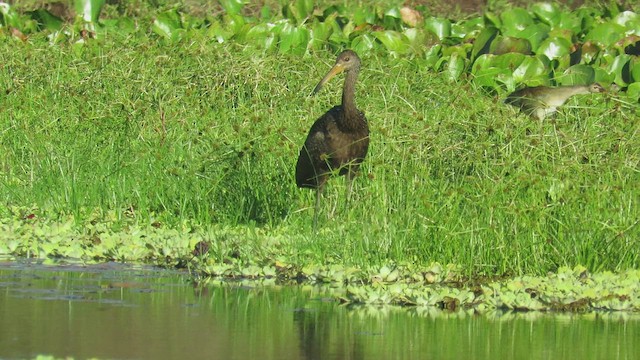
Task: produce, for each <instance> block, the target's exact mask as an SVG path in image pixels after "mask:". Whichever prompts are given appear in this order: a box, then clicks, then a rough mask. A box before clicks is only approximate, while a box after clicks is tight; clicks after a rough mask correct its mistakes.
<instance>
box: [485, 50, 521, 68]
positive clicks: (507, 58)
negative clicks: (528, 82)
mask: <svg viewBox="0 0 640 360" xmlns="http://www.w3.org/2000/svg"><path fill="white" fill-rule="evenodd" d="M526 58H527V56H526V55H523V54H519V53H508V54H503V55H497V56H494V57H492V58H491V60H492V61H491V66H492V67H497V68H504V69H508V70H510V71H514V70H515V69H516V68H517V67H518V66H520V64H522V62H523V61H524V60H525V59H526Z"/></svg>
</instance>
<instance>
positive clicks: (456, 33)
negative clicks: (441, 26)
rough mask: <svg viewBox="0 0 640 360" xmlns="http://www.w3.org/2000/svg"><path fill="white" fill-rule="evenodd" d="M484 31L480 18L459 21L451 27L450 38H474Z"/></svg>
mask: <svg viewBox="0 0 640 360" xmlns="http://www.w3.org/2000/svg"><path fill="white" fill-rule="evenodd" d="M482 29H484V21H483V19H482V18H481V17H476V18H473V19H469V20H463V21H459V22H457V23H455V24H452V25H451V36H453V37H458V38H475V37H476V36H477V35H478V34H479V33H480V31H482Z"/></svg>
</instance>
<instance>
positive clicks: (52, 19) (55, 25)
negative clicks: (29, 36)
mask: <svg viewBox="0 0 640 360" xmlns="http://www.w3.org/2000/svg"><path fill="white" fill-rule="evenodd" d="M30 15H31V18H32V19H34V20H36V21H37V22H38V25H39V26H38V27H40V28H43V29H47V30H51V31H56V30H60V29H61V28H62V24H63V21H62V19H60V18H59V17H57V16H55V15H53V14H51V13H50V12H49V11H48V10H45V9H38V10H35V11H32V12H31V13H30Z"/></svg>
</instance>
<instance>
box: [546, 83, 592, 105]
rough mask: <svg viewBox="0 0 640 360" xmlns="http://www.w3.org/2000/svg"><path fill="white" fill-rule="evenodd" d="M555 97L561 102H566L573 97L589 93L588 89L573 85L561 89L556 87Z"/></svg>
mask: <svg viewBox="0 0 640 360" xmlns="http://www.w3.org/2000/svg"><path fill="white" fill-rule="evenodd" d="M555 90H556V91H555V94H554V95H555V96H557V97H558V98H559V99H562V101H563V102H564V101H566V100H567V99H568V98H570V97H572V96H573V95H581V94H588V93H589V88H588V87H586V86H582V85H575V86H563V87H558V88H555Z"/></svg>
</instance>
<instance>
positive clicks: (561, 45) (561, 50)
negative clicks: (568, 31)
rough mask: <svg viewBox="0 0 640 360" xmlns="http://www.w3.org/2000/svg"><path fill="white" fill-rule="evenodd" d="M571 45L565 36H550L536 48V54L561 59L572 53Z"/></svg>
mask: <svg viewBox="0 0 640 360" xmlns="http://www.w3.org/2000/svg"><path fill="white" fill-rule="evenodd" d="M571 45H572V44H571V42H569V41H568V40H567V39H565V38H559V37H558V38H548V39H546V40H544V41H543V42H542V43H541V44H540V46H539V47H538V48H537V49H536V54H543V55H545V56H546V57H547V58H549V60H553V59H559V58H561V57H563V56H566V55H569V54H570V49H571Z"/></svg>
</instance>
